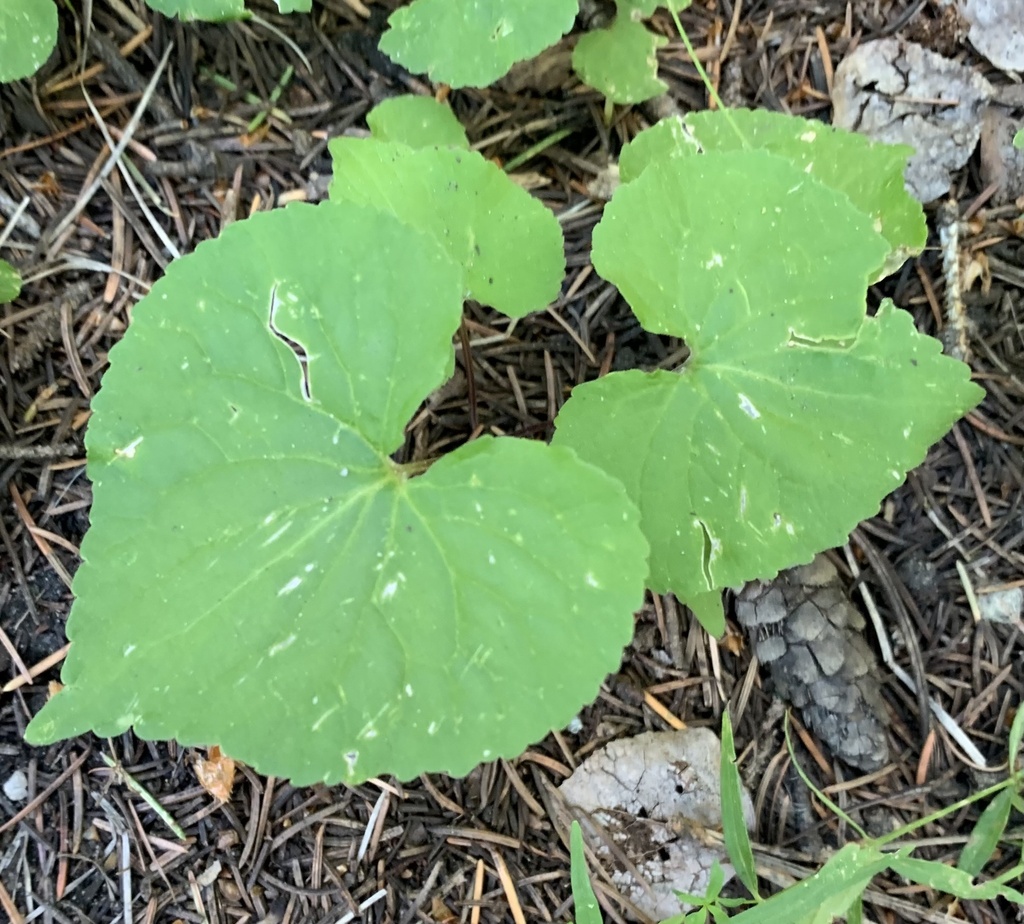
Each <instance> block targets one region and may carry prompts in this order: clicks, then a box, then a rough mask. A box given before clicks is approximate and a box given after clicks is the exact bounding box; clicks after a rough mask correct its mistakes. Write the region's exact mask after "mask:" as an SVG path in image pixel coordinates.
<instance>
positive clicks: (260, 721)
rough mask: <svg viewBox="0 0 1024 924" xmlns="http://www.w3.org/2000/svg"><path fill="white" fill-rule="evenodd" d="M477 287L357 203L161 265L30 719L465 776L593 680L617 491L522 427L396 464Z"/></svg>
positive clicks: (626, 562)
mask: <svg viewBox="0 0 1024 924" xmlns="http://www.w3.org/2000/svg"><path fill="white" fill-rule="evenodd" d="M461 287H462V274H461V270H460V268H459V267H458V266H457V265H456V264H455V263H453V262H452V261H451V260H449V259H448V257H447V256H446V255H445V253H444V252H443V251H442V250H441V248H439V247H438V246H437V245H436V244H435V243H434V242H433V241H432V240H431V239H430V238H429V237H427V236H425V235H423V234H421V233H420V232H417V231H415V230H413V229H411V228H408V227H406V226H404V225H402V224H401V223H400V222H399V221H398V220H397V219H395V218H394V217H393V216H390V215H387V214H385V213H382V212H377V211H374V210H371V209H364V208H359V207H356V206H352V205H347V204H346V205H335V204H325V205H322V206H319V207H313V206H305V205H298V206H290V207H288V208H287V209H284V210H278V211H274V212H270V213H261V214H257V215H255V216H253V217H252V218H250V219H249V220H247V221H245V222H239V223H238V224H236V225H232V226H231V227H229V228H228V229H227V230H226V231H225V232H224V234H223V235H222V236H221V237H220V238H219V239H217V240H215V241H211V242H209V243H205V244H201V245H200V246H199V248H198V249H197V250H196V252H195V253H194V254H192V255H189V256H187V257H185V258H183V259H181V260H180V261H176V262H175V263H173V264H172V265H171V267H170V269H169V270H168V273H167V275H166V277H165V278H164V279H162V280H161V281H160V282H159V283H157V285H156V286H154V288H153V290H152V292H151V293H150V294H149V295H148V296H147V297H146V298H145V299H144V301H143V302H142V303H140V304H139V305H138V306H137V307H136V309H135V311H134V312H133V317H132V324H131V326H130V327H129V329H128V332H127V334H126V336H125V338H124V339H123V340H122V342H121V343H119V344H118V345H117V346H116V347H115V348H114V349H113V350H112V351H111V354H110V361H111V365H110V369H109V370H108V372H107V373H106V375H105V376H104V379H103V387H102V389H101V390H100V392H99V394H98V395H97V397H96V399H95V401H94V403H93V410H94V415H93V418H92V420H91V422H90V425H89V431H88V436H87V447H88V453H89V475H90V477H91V478H92V480H93V484H94V505H93V509H92V528H91V529H90V531H89V533H88V534H87V536H86V538H85V541H84V543H83V546H82V556H83V564H82V566H81V568H80V570H79V572H78V574H77V575H76V577H75V584H74V590H75V593H76V600H75V603H74V606H73V608H72V612H71V617H70V619H69V622H68V636H69V638H70V639H71V641H72V644H71V651H70V653H69V655H68V659H67V661H66V663H65V666H64V670H63V681H64V683H65V687H64V689H63V690H62V691H61V692H59V693H58V694H56V695H55V696H54V697H53V698H52V699H51V700H50V701H49V702H48V703H47V705H46V706H45V707H44V708H43V710H42V711H41V712H40V713H39V715H37V716H36V717H35V719H33V721H32V723H31V724H30V725H29V728H28V731H27V733H26V734H27V738H28V739H29V740H30V741H33V742H36V743H41V742H48V741H53V740H55V739H56V738H59V737H66V736H71V735H75V734H79V733H81V732H83V731H85V730H86V729H90V728H91V729H93V730H95V731H96V732H97V733H98V734H100V735H104V736H108V735H116V734H119V733H120V732H122V731H124V730H125V729H126V728H128V726H130V725H134V726H135V730H136V732H137V733H138V734H139V735H141V736H142V737H146V738H164V737H174V738H176V739H177V740H178V741H180V742H181V743H183V744H199V743H218V744H220V745H221V746H222V747H223V749H224V750H225V752H226V753H229V754H231V755H232V756H233V757H236V758H238V759H241V760H244V761H246V762H247V763H251V764H252V765H253V766H255V767H256V768H257V769H258V770H260V771H261V772H264V773H268V774H275V775H282V776H288V777H291V778H292V779H293V780H294V781H295V782H296V783H305V782H311V781H314V780H326V781H334V780H348V781H356V780H362V779H366V778H367V777H369V776H373V775H375V774H381V773H393V774H395V775H397V776H399V777H402V778H409V777H412V776H414V775H416V774H418V773H421V772H425V771H429V770H445V771H449V772H451V773H454V774H464V773H466V772H467V771H468V770H469V769H470V768H471V767H472V766H473V765H474V764H476V763H477V762H479V761H482V760H487V759H489V758H492V757H497V756H499V755H503V756H511V755H513V754H516V753H519V752H521V750H522V749H523V748H524V747H526V746H527V745H528V744H529V743H530V742H531V741H533V740H535V739H537V738H539V737H541V736H543V735H544V734H545V732H546V731H548V730H549V729H550V728H552V727H556V726H559V725H561V724H564V723H565V722H567V721H568V720H569V719H570V718H571V717H572V715H573V714H574V712H575V710H577V709H578V708H579V707H580V706H581V705H582V704H583V703H584V702H585V701H587V700H588V699H590V698H591V697H592V696H593V695H594V692H595V691H596V689H597V687H598V685H599V684H600V682H601V680H602V678H603V677H604V675H605V674H606V673H607V672H608V671H611V670H614V669H615V667H616V666H617V664H618V661H619V658H620V656H621V650H622V647H623V645H624V644H625V643H626V642H627V641H628V639H629V637H630V635H631V632H632V611H633V610H634V609H635V608H636V607H638V606H639V605H640V603H641V601H642V594H643V582H644V576H645V574H646V544H645V542H644V540H643V538H642V536H641V535H640V533H639V527H638V519H639V515H638V512H637V511H636V509H635V508H634V507H633V505H632V504H631V503H630V502H629V501H628V500H627V498H626V497H625V494H624V491H623V489H622V487H621V485H619V484H617V483H616V482H615V481H613V480H612V479H611V478H609V477H608V476H606V475H604V474H603V473H602V472H600V471H599V470H597V469H595V468H593V467H591V466H589V465H586V464H584V463H582V462H580V461H579V460H578V459H577V458H576V457H575V456H574V455H573V453H571V452H570V451H568V450H565V449H552V448H551V447H548V446H545V445H543V444H541V443H534V442H527V441H522V440H513V439H501V440H495V439H488V438H485V439H482V440H478V441H476V442H473V443H470V444H469V445H467V446H465V447H463V448H461V449H459V450H457V451H455V452H454V453H452V454H451V455H449V456H446V457H445V458H443V459H441V460H440V461H439V462H437V463H435V464H434V465H433V466H432V467H430V468H429V470H428V471H426V473H425V474H423V475H420V476H419V477H412V476H413V474H414V472H415V471H419V470H422V466H419V467H409V466H402V465H398V464H396V463H394V462H393V461H392V460H391V459H390V458H389V456H390V454H391V453H392V452H394V451H395V450H396V449H397V448H398V447H399V446H400V445H401V444H402V442H403V439H404V436H403V431H404V427H405V424H406V421H407V420H408V419H409V417H410V416H411V415H412V413H413V411H414V410H415V409H416V407H417V406H418V405H419V403H420V402H421V401H422V400H423V398H424V397H425V396H426V395H427V394H428V392H429V391H430V390H432V389H433V388H435V387H437V386H438V385H439V384H441V383H442V382H443V381H444V380H445V379H446V378H447V377H448V376H449V375H450V373H451V370H452V366H453V361H454V353H453V350H452V346H451V337H452V334H453V332H454V331H455V329H456V328H457V326H458V323H459V319H460V310H461V301H462V291H461Z"/></svg>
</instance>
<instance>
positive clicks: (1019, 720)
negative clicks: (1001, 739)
mask: <svg viewBox="0 0 1024 924" xmlns="http://www.w3.org/2000/svg"><path fill="white" fill-rule="evenodd" d="M1022 737H1024V703H1021V704H1020V705H1019V706H1018V707H1017V714H1016V715H1015V716H1014V717H1013V724H1012V725H1011V726H1010V773H1016V771H1017V758H1018V757H1020V742H1021V738H1022Z"/></svg>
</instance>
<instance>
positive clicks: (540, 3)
mask: <svg viewBox="0 0 1024 924" xmlns="http://www.w3.org/2000/svg"><path fill="white" fill-rule="evenodd" d="M577 9H578V5H577V0H414V2H413V3H411V4H409V6H406V7H402V8H401V9H398V10H395V12H394V13H392V14H391V18H390V19H389V20H388V24H389V26H390V28H389V29H388V31H387V32H385V33H384V37H383V38H382V39H381V40H380V50H381V51H383V52H384V54H386V55H388V57H390V58H392V59H393V60H395V61H397V62H398V63H399V64H401V65H402V66H403V67H405V68H408V69H409V70H410V71H412V72H413V73H415V74H423V73H426V74H429V75H430V79H431V80H433V81H437V82H442V83H447V84H449V85H450V86H453V87H486V86H487V85H488V84H491V83H494V81H495V80H497V79H498V78H499V77H502V76H504V75H505V74H506V73H507V72H508V70H509V68H511V67H512V65H513V64H515V63H516V62H517V61H523V60H525V59H526V58H532V57H534V56H535V55H538V54H540V52H542V51H543V50H544V49H545V48H547V47H548V46H549V45H553V44H555V42H557V41H558V40H559V39H560V38H561V37H562V36H563V35H565V33H566V32H568V31H569V30H570V29H571V28H572V25H573V21H574V20H575V18H576V12H577Z"/></svg>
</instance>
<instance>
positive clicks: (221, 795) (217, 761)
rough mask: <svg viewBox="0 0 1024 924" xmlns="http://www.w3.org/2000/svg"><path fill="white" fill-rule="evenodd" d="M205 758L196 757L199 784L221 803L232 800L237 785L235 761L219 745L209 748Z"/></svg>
mask: <svg viewBox="0 0 1024 924" xmlns="http://www.w3.org/2000/svg"><path fill="white" fill-rule="evenodd" d="M206 753H207V756H206V757H205V758H203V757H199V758H197V759H196V763H195V771H196V777H197V778H198V779H199V785H200V786H202V787H203V789H205V790H206V791H207V792H208V793H209V794H210V795H211V796H213V798H214V799H216V800H217V801H218V802H220V803H221V804H223V803H225V802H230V801H231V791H232V790H233V789H234V786H235V762H234V761H233V760H232V759H231V758H230V757H228V756H227V755H226V754H223V753H221V749H220V748H219V747H218V746H217V745H213V746H212V747H210V748H209V749H207V752H206Z"/></svg>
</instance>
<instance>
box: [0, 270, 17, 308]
mask: <svg viewBox="0 0 1024 924" xmlns="http://www.w3.org/2000/svg"><path fill="white" fill-rule="evenodd" d="M20 294H21V274H20V273H19V272H18V271H17V270H16V269H15V268H14V267H13V266H11V264H10V263H8V262H7V261H6V260H0V305H4V304H6V303H7V302H11V301H14V299H16V298H17V297H18V296H19V295H20Z"/></svg>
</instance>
